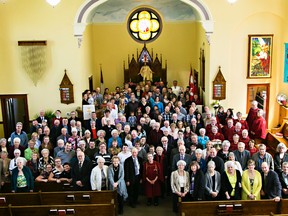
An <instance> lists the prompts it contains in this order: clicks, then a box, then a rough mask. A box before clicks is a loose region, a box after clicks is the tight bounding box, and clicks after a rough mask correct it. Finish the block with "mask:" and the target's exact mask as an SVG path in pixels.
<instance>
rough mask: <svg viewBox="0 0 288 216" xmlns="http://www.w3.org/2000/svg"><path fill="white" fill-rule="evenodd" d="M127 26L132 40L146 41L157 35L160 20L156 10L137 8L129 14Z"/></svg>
mask: <svg viewBox="0 0 288 216" xmlns="http://www.w3.org/2000/svg"><path fill="white" fill-rule="evenodd" d="M127 28H128V32H129V33H130V35H131V37H132V38H133V39H134V40H136V41H138V42H142V43H143V42H144V43H147V42H151V41H153V40H155V39H156V38H158V37H159V35H160V33H161V30H162V22H161V18H160V16H159V14H158V13H157V12H156V11H154V10H152V9H150V8H139V9H137V10H135V11H133V12H132V13H131V15H130V16H129V19H128V23H127Z"/></svg>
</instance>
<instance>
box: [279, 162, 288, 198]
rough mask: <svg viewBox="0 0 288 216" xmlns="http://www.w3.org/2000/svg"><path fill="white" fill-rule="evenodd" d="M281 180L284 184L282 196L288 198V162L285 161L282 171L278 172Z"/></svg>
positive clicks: (282, 184)
mask: <svg viewBox="0 0 288 216" xmlns="http://www.w3.org/2000/svg"><path fill="white" fill-rule="evenodd" d="M278 175H279V180H280V183H281V186H282V198H283V199H287V198H288V162H286V161H285V162H283V164H282V172H281V173H278Z"/></svg>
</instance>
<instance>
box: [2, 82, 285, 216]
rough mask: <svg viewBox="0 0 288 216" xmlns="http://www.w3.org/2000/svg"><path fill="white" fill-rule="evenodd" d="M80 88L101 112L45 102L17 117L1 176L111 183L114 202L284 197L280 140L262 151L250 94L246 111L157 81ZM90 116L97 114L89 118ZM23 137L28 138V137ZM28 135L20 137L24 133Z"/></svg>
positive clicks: (17, 188) (18, 185)
mask: <svg viewBox="0 0 288 216" xmlns="http://www.w3.org/2000/svg"><path fill="white" fill-rule="evenodd" d="M100 92H101V90H100V88H96V90H93V91H91V92H90V91H89V90H86V91H85V92H83V95H82V96H83V102H82V104H83V105H89V104H90V105H95V107H96V108H97V110H103V115H102V116H101V118H97V112H93V113H92V114H91V119H89V120H83V119H81V118H79V117H78V116H77V112H76V111H71V113H70V117H69V118H65V117H62V116H61V111H60V110H57V111H56V112H55V117H54V118H53V119H51V120H48V119H47V118H46V117H45V112H44V110H41V111H40V113H39V117H38V118H37V119H34V120H33V122H32V126H31V128H30V131H28V132H27V131H26V132H27V133H26V132H24V131H23V125H22V123H21V122H18V123H17V124H16V129H15V132H13V133H12V134H11V136H10V138H9V142H8V141H7V140H6V139H5V138H2V139H1V140H0V154H1V160H0V172H1V175H0V183H1V186H2V187H3V186H4V185H5V184H6V183H10V184H11V191H12V192H29V191H30V192H32V191H33V189H34V183H35V182H44V183H45V182H57V183H63V182H65V183H70V184H71V185H72V186H73V189H74V190H77V191H85V190H96V191H101V190H117V192H118V210H119V214H122V213H123V207H124V203H125V201H127V204H128V205H130V206H131V207H132V208H135V207H136V206H137V204H138V197H139V195H143V194H144V195H145V196H146V197H147V203H146V204H147V206H151V205H154V206H158V205H159V204H161V202H160V201H161V198H163V199H165V197H166V196H172V200H173V204H172V208H173V211H174V212H177V211H178V206H177V203H178V200H179V198H181V199H182V201H200V200H202V201H205V200H206V201H211V200H238V199H242V200H260V199H274V200H275V201H280V199H281V198H287V197H288V154H287V153H286V151H287V148H286V146H285V145H284V144H283V143H279V145H278V147H277V153H276V154H275V155H273V156H272V155H271V154H269V153H268V152H267V147H266V145H265V144H263V143H265V137H266V121H265V119H264V117H263V110H261V109H259V108H258V107H257V102H256V101H253V102H252V106H251V109H250V110H249V113H248V116H247V118H246V119H243V118H242V113H241V112H237V113H236V115H234V110H233V109H232V108H229V109H227V110H224V108H223V107H221V106H219V107H218V109H217V111H216V112H215V113H214V110H213V112H212V111H211V110H210V109H209V107H208V106H203V110H202V109H200V107H202V106H199V105H200V104H201V102H200V99H199V96H198V95H197V92H195V91H194V92H193V91H191V89H190V87H187V88H186V89H183V88H181V87H180V86H178V83H177V81H176V80H175V81H173V85H172V86H171V87H169V88H167V87H166V86H165V85H164V83H161V82H160V84H159V86H152V85H151V82H149V81H147V83H145V84H143V83H140V84H139V85H137V86H136V87H135V89H131V88H130V86H129V84H125V85H124V87H123V88H122V89H121V88H120V87H116V88H115V91H114V92H109V89H105V91H104V94H101V93H100ZM98 117H99V116H98ZM28 135H29V136H28ZM28 137H29V139H28ZM259 143H260V144H259Z"/></svg>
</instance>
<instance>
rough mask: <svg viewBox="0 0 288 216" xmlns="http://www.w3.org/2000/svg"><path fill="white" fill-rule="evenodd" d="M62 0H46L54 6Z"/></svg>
mask: <svg viewBox="0 0 288 216" xmlns="http://www.w3.org/2000/svg"><path fill="white" fill-rule="evenodd" d="M60 1H61V0H46V2H47V3H48V4H50V5H51V6H52V7H55V6H56V5H57V4H59V3H60Z"/></svg>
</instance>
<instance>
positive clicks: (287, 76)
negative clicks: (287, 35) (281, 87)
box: [284, 43, 288, 83]
mask: <svg viewBox="0 0 288 216" xmlns="http://www.w3.org/2000/svg"><path fill="white" fill-rule="evenodd" d="M284 83H288V43H285V53H284Z"/></svg>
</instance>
